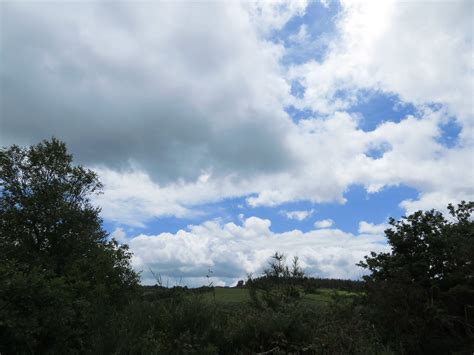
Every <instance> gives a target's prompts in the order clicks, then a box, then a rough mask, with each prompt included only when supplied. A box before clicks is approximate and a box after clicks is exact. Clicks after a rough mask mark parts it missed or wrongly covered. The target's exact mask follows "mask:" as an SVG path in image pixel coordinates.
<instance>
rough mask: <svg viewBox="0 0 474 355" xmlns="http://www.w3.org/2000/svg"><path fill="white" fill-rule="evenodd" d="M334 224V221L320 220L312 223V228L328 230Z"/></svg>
mask: <svg viewBox="0 0 474 355" xmlns="http://www.w3.org/2000/svg"><path fill="white" fill-rule="evenodd" d="M333 224H334V221H333V220H332V219H321V220H319V221H316V222H314V226H315V227H316V228H323V229H324V228H330V227H332V226H333Z"/></svg>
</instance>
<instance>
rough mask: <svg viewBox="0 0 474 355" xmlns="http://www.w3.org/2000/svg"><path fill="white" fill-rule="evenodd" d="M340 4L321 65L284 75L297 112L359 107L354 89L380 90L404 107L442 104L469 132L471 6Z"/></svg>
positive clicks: (473, 82)
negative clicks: (291, 84) (296, 96)
mask: <svg viewBox="0 0 474 355" xmlns="http://www.w3.org/2000/svg"><path fill="white" fill-rule="evenodd" d="M341 5H342V7H343V10H342V12H341V15H340V16H339V19H338V22H337V28H338V32H339V33H338V37H336V40H335V41H333V42H332V43H331V45H330V48H329V52H328V53H327V55H326V56H325V58H324V60H323V61H321V62H316V61H310V62H308V63H305V64H302V65H300V66H295V67H294V68H292V69H291V70H290V77H292V78H300V81H301V83H302V84H303V86H305V88H306V91H305V95H304V99H303V100H302V101H300V102H299V105H300V106H302V107H304V106H307V107H311V108H312V109H314V110H316V111H319V112H323V113H330V112H332V111H334V110H335V109H336V110H337V109H344V108H347V107H349V106H351V105H352V104H353V103H355V102H357V101H359V95H360V94H361V90H367V89H368V90H381V91H383V92H385V93H388V94H396V95H399V96H400V98H401V99H402V101H404V102H412V103H414V104H418V105H419V104H426V103H433V102H437V103H441V104H444V105H446V107H447V108H448V109H449V110H450V112H451V114H454V115H455V116H456V117H457V118H458V119H459V120H460V122H462V123H463V124H464V125H466V127H467V128H468V129H472V116H473V106H472V105H473V102H472V99H471V98H472V94H473V85H474V80H473V61H472V45H473V42H472V41H473V38H472V34H473V32H472V19H471V14H472V10H473V4H472V2H471V1H449V2H448V1H437V2H430V3H427V2H423V1H411V2H409V1H357V0H355V1H354V0H344V1H342V2H341ZM341 91H346V92H345V96H346V97H345V98H341V96H339V95H338V93H340V92H341ZM363 93H364V92H363V91H362V94H363ZM468 132H469V131H465V132H464V135H465V136H466V135H468ZM471 138H472V137H471Z"/></svg>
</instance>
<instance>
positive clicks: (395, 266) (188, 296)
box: [0, 139, 474, 354]
mask: <svg viewBox="0 0 474 355" xmlns="http://www.w3.org/2000/svg"><path fill="white" fill-rule="evenodd" d="M100 188H101V185H100V183H99V181H98V180H97V176H96V175H95V174H94V173H93V172H92V171H89V170H86V169H84V168H82V167H77V166H73V165H72V157H71V155H69V154H68V153H67V150H66V147H65V145H64V143H62V142H60V141H57V140H55V139H53V140H51V141H45V142H42V143H40V144H38V145H35V146H32V147H30V148H26V149H24V148H20V147H17V146H12V147H10V148H6V149H3V150H1V151H0V353H1V354H75V353H77V354H79V353H80V354H88V353H90V354H185V353H197V354H251V353H259V354H288V353H292V354H428V353H429V354H431V353H433V354H434V353H440V354H441V353H442V354H449V353H452V354H456V353H457V354H469V353H472V351H473V350H474V345H473V341H474V335H473V334H474V333H473V332H474V263H473V260H474V222H473V220H472V217H471V214H472V211H473V209H474V203H472V202H470V203H467V202H461V203H460V204H459V205H457V206H452V205H450V206H449V207H448V209H449V212H450V217H445V216H444V215H443V214H441V213H440V212H436V211H427V212H421V211H420V212H416V213H414V214H412V215H410V216H408V217H404V218H402V219H401V220H399V221H396V220H391V221H390V225H391V227H390V228H389V229H387V230H386V232H385V233H386V236H387V241H388V243H389V244H390V246H391V247H392V250H391V252H389V253H380V254H376V253H372V254H371V255H369V256H367V257H366V258H365V260H364V261H361V262H360V266H362V267H363V268H366V269H367V272H368V274H367V276H366V277H364V280H362V281H351V280H329V279H316V278H311V277H307V276H306V275H305V274H304V270H302V269H301V267H300V266H299V261H298V259H297V258H295V259H293V261H292V262H291V264H290V265H287V263H286V260H285V257H284V255H282V254H279V253H275V254H274V255H273V256H272V257H271V258H270V261H269V264H268V268H267V269H266V270H265V272H264V274H263V275H261V276H259V277H256V278H249V279H248V280H246V282H245V283H244V282H241V283H239V287H235V288H220V287H202V288H199V289H188V288H186V287H174V288H165V287H161V286H158V285H156V286H140V285H139V275H137V274H136V273H135V272H134V271H133V270H132V268H131V266H130V257H131V255H130V253H129V251H128V249H127V247H126V246H122V245H119V244H118V243H117V242H115V241H114V240H110V239H109V237H108V236H107V233H106V232H105V231H104V230H103V228H102V221H101V220H100V218H99V210H98V209H97V208H94V207H93V206H92V205H91V203H90V200H89V198H90V196H91V194H93V193H96V192H98V191H100ZM447 218H448V219H447Z"/></svg>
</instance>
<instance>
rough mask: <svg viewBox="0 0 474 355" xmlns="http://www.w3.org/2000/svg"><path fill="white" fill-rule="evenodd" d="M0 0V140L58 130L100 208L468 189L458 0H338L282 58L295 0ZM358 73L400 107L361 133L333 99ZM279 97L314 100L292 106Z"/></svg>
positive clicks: (152, 208) (455, 193)
mask: <svg viewBox="0 0 474 355" xmlns="http://www.w3.org/2000/svg"><path fill="white" fill-rule="evenodd" d="M323 3H326V2H323ZM0 6H1V11H2V21H1V25H0V26H1V32H2V35H1V36H0V46H1V52H0V56H1V61H2V66H1V68H0V70H1V71H0V75H1V83H0V85H1V92H2V94H1V99H2V104H1V105H0V118H1V121H0V122H1V130H0V144H1V145H8V144H11V143H20V144H30V143H35V142H37V141H38V140H40V139H43V138H48V137H50V136H51V135H55V136H57V137H58V138H60V139H63V140H65V141H66V142H67V144H68V146H69V147H70V148H71V150H72V152H73V153H74V154H75V157H76V159H77V160H78V161H79V162H81V163H84V164H86V165H87V166H89V167H93V168H94V169H96V170H97V171H98V173H99V175H100V178H101V180H102V181H103V182H104V185H105V191H104V194H103V195H101V196H99V198H98V200H97V202H98V203H99V204H100V205H101V206H103V216H104V218H106V219H107V220H111V221H115V222H117V223H121V224H128V225H132V226H144V225H145V224H146V222H148V221H150V220H152V219H153V218H159V217H163V216H176V217H189V216H192V215H195V214H197V213H200V212H199V208H197V207H198V206H199V205H200V204H203V203H208V202H215V201H222V200H223V199H226V198H232V197H245V198H246V201H247V203H248V205H249V206H252V207H258V206H278V205H280V204H283V203H287V202H292V201H298V200H307V201H310V202H313V203H323V202H339V203H344V202H345V196H344V194H345V192H346V191H347V189H348V188H349V187H350V186H351V185H354V184H358V185H362V186H364V187H365V188H366V189H367V191H368V192H369V193H377V192H378V191H381V190H383V189H384V188H386V187H388V186H399V185H407V186H410V187H413V188H415V189H417V190H418V191H419V196H418V198H417V199H414V200H407V201H402V202H401V206H402V207H403V208H405V209H406V210H407V211H412V210H413V209H418V208H423V209H424V208H433V207H434V208H442V207H444V206H445V205H446V204H447V203H448V202H454V201H458V200H460V199H474V188H473V186H472V181H473V180H474V169H473V166H474V162H473V158H472V151H473V140H472V122H473V120H472V100H469V99H468V98H471V97H472V82H473V80H472V72H473V71H472V60H471V59H472V38H471V36H472V32H471V31H470V27H469V26H470V17H469V14H470V13H471V12H472V11H471V10H472V3H471V2H450V3H447V2H435V3H432V4H430V6H426V4H425V3H423V2H414V3H413V2H402V3H397V4H395V3H393V2H391V1H384V2H381V1H377V2H375V1H374V2H370V1H368V2H358V1H357V2H353V1H348V0H347V1H343V2H342V12H341V13H340V14H339V15H338V17H337V18H338V20H337V31H338V33H337V34H336V35H335V36H331V37H330V38H331V40H333V41H332V42H331V43H329V45H328V48H329V49H328V53H327V54H326V56H324V58H323V60H322V61H321V62H317V61H310V62H308V63H304V64H302V65H296V66H294V67H292V68H290V69H289V70H287V69H288V68H284V67H283V66H282V64H281V59H282V58H283V56H284V55H285V51H286V49H285V48H284V47H283V45H282V44H281V43H275V42H273V41H272V40H271V34H272V33H273V32H274V31H278V30H281V29H282V28H284V26H285V24H286V23H288V21H290V20H291V19H292V18H295V17H296V16H301V15H303V14H304V13H305V11H306V6H307V2H306V1H278V2H266V1H257V2H246V3H239V2H210V3H202V2H198V3H194V2H191V3H190V2H186V3H182V2H178V3H171V2H158V3H156V2H149V3H143V2H140V3H124V2H120V3H114V4H113V6H112V5H111V3H109V2H68V3H64V4H62V3H61V4H57V3H55V4H51V3H44V2H36V3H35V2H6V1H4V2H1V3H0ZM420 24H422V25H420ZM216 29H219V30H216ZM305 31H306V30H305V27H304V26H303V27H300V32H301V35H302V37H304V34H305ZM306 34H307V32H306ZM394 43H395V44H396V45H392V44H394ZM440 48H442V50H440ZM291 80H299V81H300V83H301V84H302V85H303V86H304V88H305V92H304V95H303V98H302V99H298V98H296V97H293V96H291V94H290V85H289V81H291ZM367 90H369V91H379V92H383V93H389V94H391V95H392V94H393V95H398V97H399V99H400V100H401V101H403V102H411V103H414V104H415V105H417V112H415V113H414V114H413V115H411V116H407V117H404V118H402V119H401V120H400V122H384V120H385V118H384V117H380V120H379V122H380V123H379V125H378V126H377V127H376V128H375V129H374V130H372V131H370V132H365V131H363V130H362V129H360V121H361V120H363V119H364V117H361V116H360V115H358V114H354V113H348V112H344V111H343V110H344V109H346V108H349V107H350V106H351V105H353V104H354V103H357V102H360V100H361V93H364V92H366V91H367ZM432 103H440V104H442V105H441V107H437V106H436V105H435V108H433V105H431V104H432ZM290 104H294V105H296V106H297V107H299V108H303V109H304V108H310V109H312V110H313V111H314V112H313V114H312V115H311V114H308V116H307V117H305V118H304V119H301V120H299V121H298V122H293V121H292V120H291V119H290V117H289V116H288V114H287V113H286V112H285V107H286V106H288V105H290ZM430 107H431V108H430ZM453 115H454V117H455V119H457V120H458V121H459V122H461V124H462V130H461V139H460V140H459V141H458V142H456V144H455V145H454V147H452V148H448V147H446V146H444V145H443V144H441V143H440V138H442V136H443V131H442V129H441V126H442V125H443V124H446V123H447V122H449V121H450V120H451V119H452V118H453ZM373 149H378V150H381V151H382V154H381V156H380V157H377V158H374V157H372V156H370V154H369V152H370V151H371V150H373Z"/></svg>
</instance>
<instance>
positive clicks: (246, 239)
mask: <svg viewBox="0 0 474 355" xmlns="http://www.w3.org/2000/svg"><path fill="white" fill-rule="evenodd" d="M270 227H271V222H270V221H269V220H267V219H261V218H258V217H250V218H247V219H245V220H244V221H243V223H242V225H236V224H234V223H227V224H221V223H219V222H218V221H212V220H211V221H207V222H204V223H202V224H200V225H191V226H189V227H188V229H187V230H180V231H178V232H177V233H176V234H171V233H162V234H159V235H143V234H140V235H137V236H134V237H131V238H129V240H128V242H129V245H130V249H131V251H132V252H133V253H134V259H133V264H134V267H135V268H136V269H137V270H143V275H142V279H143V282H144V283H154V280H153V277H152V275H151V273H150V271H149V270H150V269H151V270H153V272H155V273H156V274H158V273H159V274H160V275H161V276H162V277H163V278H164V279H170V280H172V282H173V280H182V282H183V283H186V284H189V285H195V286H198V285H202V284H206V283H207V281H206V280H205V276H206V275H207V273H208V270H209V269H211V270H212V276H213V281H215V282H217V283H219V284H227V285H229V284H234V283H235V282H236V281H237V280H238V279H242V278H245V277H246V275H247V274H249V273H253V274H254V275H258V274H259V273H261V272H262V270H263V268H264V267H265V266H266V263H267V261H268V260H269V257H270V256H271V255H272V254H273V253H274V252H275V251H280V252H283V253H285V254H286V256H287V257H288V258H291V257H292V256H294V255H298V257H299V258H300V262H301V265H302V267H303V268H304V269H305V270H306V272H307V273H308V274H310V275H312V276H318V277H335V278H348V277H349V278H353V279H355V278H358V277H360V276H361V275H362V272H363V271H362V270H361V269H360V268H358V267H357V266H356V265H355V264H356V263H357V262H359V261H360V260H362V259H363V257H364V256H365V255H367V254H368V253H369V252H370V251H376V252H380V251H386V250H387V248H388V247H387V245H386V244H385V239H384V238H383V237H381V236H379V235H359V236H354V235H352V234H350V233H345V232H343V231H341V230H338V229H323V230H312V231H309V232H306V233H303V232H301V231H299V230H293V231H291V232H285V233H274V232H273V231H271V229H270Z"/></svg>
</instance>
